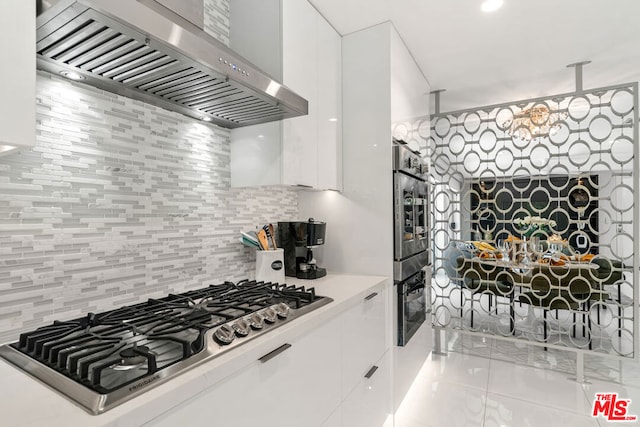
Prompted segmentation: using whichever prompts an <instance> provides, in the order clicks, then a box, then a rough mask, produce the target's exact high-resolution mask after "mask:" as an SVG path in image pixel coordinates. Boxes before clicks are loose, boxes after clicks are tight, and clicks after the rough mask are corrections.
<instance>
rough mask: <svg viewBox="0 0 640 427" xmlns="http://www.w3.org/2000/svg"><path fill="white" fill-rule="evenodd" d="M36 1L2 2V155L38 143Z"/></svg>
mask: <svg viewBox="0 0 640 427" xmlns="http://www.w3.org/2000/svg"><path fill="white" fill-rule="evenodd" d="M35 49H36V2H34V1H24V0H3V1H1V2H0V52H2V56H3V58H2V66H0V93H2V98H1V99H0V117H2V121H1V122H2V126H0V152H2V151H4V150H6V149H7V147H6V146H32V145H34V144H35V141H36V53H35Z"/></svg>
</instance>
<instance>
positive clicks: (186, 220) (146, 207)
mask: <svg viewBox="0 0 640 427" xmlns="http://www.w3.org/2000/svg"><path fill="white" fill-rule="evenodd" d="M37 134H38V136H37V143H36V145H35V147H33V148H32V149H21V150H16V152H13V153H11V154H9V155H6V156H4V157H0V342H5V341H12V340H15V339H16V338H17V334H18V332H19V331H21V330H26V329H32V328H34V327H37V326H40V325H42V324H45V323H49V322H51V321H53V320H55V319H68V318H73V317H77V316H79V315H81V314H84V313H87V312H96V311H104V310H108V309H111V308H113V307H115V306H119V305H122V304H130V303H135V302H139V301H143V300H145V299H147V298H149V297H152V296H155V297H157V296H161V295H164V294H166V293H168V292H171V291H182V290H184V289H188V288H197V287H202V286H204V285H207V284H210V283H213V282H218V281H221V280H238V279H241V278H246V277H252V276H253V271H254V269H255V254H254V253H253V250H251V249H248V248H245V247H244V246H242V245H241V244H240V242H239V240H238V239H239V236H240V234H239V233H240V230H250V229H254V227H255V226H256V225H258V224H260V225H262V224H264V223H266V222H276V221H278V220H292V219H297V193H296V192H295V191H294V190H292V189H289V188H280V187H268V188H262V189H231V188H230V147H229V131H228V130H226V129H223V128H219V127H216V126H213V125H204V124H202V123H198V122H195V121H193V120H191V119H189V118H187V117H185V116H182V115H180V114H177V113H171V112H168V111H166V110H162V109H160V108H155V107H153V106H150V105H147V104H144V103H142V102H139V101H134V100H131V99H128V98H123V97H120V96H117V95H114V94H111V93H108V92H103V91H100V90H98V89H94V88H91V87H88V86H85V85H81V84H77V83H71V82H69V81H67V80H64V79H62V78H59V77H57V76H53V75H51V74H48V73H39V74H38V86H37Z"/></svg>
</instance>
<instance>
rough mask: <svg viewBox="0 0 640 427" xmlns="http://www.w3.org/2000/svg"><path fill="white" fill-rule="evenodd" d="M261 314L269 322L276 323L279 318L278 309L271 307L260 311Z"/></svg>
mask: <svg viewBox="0 0 640 427" xmlns="http://www.w3.org/2000/svg"><path fill="white" fill-rule="evenodd" d="M260 314H261V315H262V317H264V321H265V322H267V323H275V322H276V320H278V315H277V314H276V311H275V310H274V309H273V308H271V307H268V308H265V309H264V310H262V311H261V312H260Z"/></svg>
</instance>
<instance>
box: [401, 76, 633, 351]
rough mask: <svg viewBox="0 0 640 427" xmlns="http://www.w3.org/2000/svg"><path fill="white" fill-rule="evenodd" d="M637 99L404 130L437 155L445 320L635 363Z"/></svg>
mask: <svg viewBox="0 0 640 427" xmlns="http://www.w3.org/2000/svg"><path fill="white" fill-rule="evenodd" d="M636 93H637V87H636V85H635V84H634V85H623V86H618V87H614V88H605V89H598V90H592V91H585V92H581V93H577V94H569V95H561V96H556V97H549V98H545V99H536V100H530V101H523V102H518V103H514V104H507V105H500V106H493V107H486V108H479V109H475V110H466V111H461V112H454V113H444V114H438V115H434V116H432V117H431V119H430V122H428V121H424V122H420V123H416V124H415V126H405V128H403V129H394V133H396V132H398V131H402V132H404V133H405V135H403V136H404V138H405V139H407V140H410V141H411V140H414V141H416V144H418V146H417V147H415V148H419V149H422V150H423V152H424V153H425V157H427V158H429V160H430V163H431V172H432V182H431V185H432V188H431V190H432V200H431V203H432V209H431V212H432V217H431V220H432V221H431V224H432V229H431V237H432V239H433V244H432V251H433V253H432V255H433V256H432V259H433V260H434V276H433V281H432V288H431V304H432V308H433V313H434V316H433V321H434V325H435V326H438V327H441V328H451V329H465V330H471V331H482V332H484V333H489V334H495V335H496V336H505V337H515V338H518V339H523V340H528V341H533V342H538V343H541V344H544V343H547V344H550V345H551V344H553V345H560V346H566V347H572V348H578V349H585V350H593V351H598V352H602V353H608V354H615V355H619V356H627V357H634V348H635V343H634V340H635V336H634V331H636V330H637V329H636V325H635V322H636V319H635V318H634V310H633V301H634V298H635V293H634V292H635V291H634V286H635V278H634V276H635V275H636V274H637V268H638V266H637V265H634V258H635V257H634V251H635V246H636V243H635V242H638V240H637V239H638V235H637V233H638V231H637V228H636V229H634V221H635V220H636V218H637V214H638V209H637V201H636V199H635V197H636V196H637V194H638V192H637V189H636V185H637V175H636V174H637V170H636V169H635V165H636V161H635V158H634V153H635V151H636V146H637V129H636V126H637V123H636V120H635V117H636V114H637V100H636V96H637V94H636ZM429 128H430V132H428V131H427V130H428V129H429ZM411 129H412V130H411ZM427 135H428V136H427Z"/></svg>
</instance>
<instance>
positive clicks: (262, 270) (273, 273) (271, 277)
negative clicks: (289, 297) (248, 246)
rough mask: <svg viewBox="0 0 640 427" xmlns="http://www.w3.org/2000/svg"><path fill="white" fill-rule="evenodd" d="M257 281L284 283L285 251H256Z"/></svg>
mask: <svg viewBox="0 0 640 427" xmlns="http://www.w3.org/2000/svg"><path fill="white" fill-rule="evenodd" d="M256 280H257V281H258V282H271V283H284V249H275V250H271V251H256Z"/></svg>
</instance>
